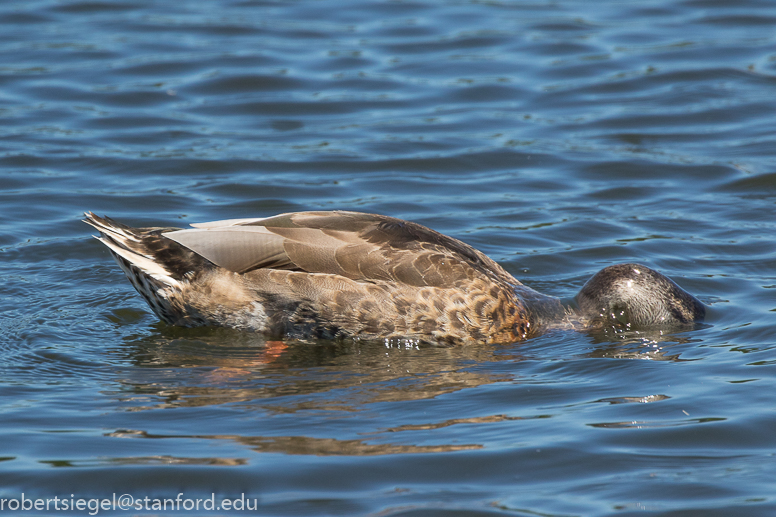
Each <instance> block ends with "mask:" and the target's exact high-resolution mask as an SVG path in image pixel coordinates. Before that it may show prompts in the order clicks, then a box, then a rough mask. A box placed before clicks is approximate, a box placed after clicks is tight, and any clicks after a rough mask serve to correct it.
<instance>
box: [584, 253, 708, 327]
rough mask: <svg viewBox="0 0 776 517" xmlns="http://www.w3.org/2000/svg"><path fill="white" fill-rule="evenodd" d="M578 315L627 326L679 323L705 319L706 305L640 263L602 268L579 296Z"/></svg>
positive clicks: (596, 320)
mask: <svg viewBox="0 0 776 517" xmlns="http://www.w3.org/2000/svg"><path fill="white" fill-rule="evenodd" d="M575 301H576V304H577V307H578V310H579V315H580V316H582V317H583V318H584V319H586V320H587V321H589V323H590V324H592V325H596V324H605V325H607V324H611V323H615V324H620V325H624V326H626V327H628V328H644V327H654V326H679V325H688V324H692V323H695V322H699V321H703V318H704V317H705V315H706V307H705V306H704V305H703V304H702V303H701V302H700V301H699V300H698V299H697V298H695V297H694V296H693V295H691V294H690V293H688V292H687V291H685V290H684V289H682V288H681V287H679V286H678V285H676V284H675V283H674V282H673V281H672V280H671V279H670V278H668V277H667V276H665V275H662V274H660V273H658V272H657V271H655V270H653V269H650V268H648V267H646V266H642V265H640V264H617V265H614V266H609V267H606V268H604V269H602V270H601V271H599V272H598V273H597V274H596V275H595V276H593V278H591V279H590V280H588V282H587V283H586V284H585V285H584V286H583V287H582V289H581V290H580V291H579V294H577V296H576V299H575Z"/></svg>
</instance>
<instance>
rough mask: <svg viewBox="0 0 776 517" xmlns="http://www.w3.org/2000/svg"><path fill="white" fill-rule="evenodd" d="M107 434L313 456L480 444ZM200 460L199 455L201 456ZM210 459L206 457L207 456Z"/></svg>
mask: <svg viewBox="0 0 776 517" xmlns="http://www.w3.org/2000/svg"><path fill="white" fill-rule="evenodd" d="M106 436H113V437H118V438H126V437H132V438H152V439H165V438H171V439H180V438H185V439H204V440H233V441H234V442H236V443H239V444H241V445H245V446H246V447H247V448H249V449H251V450H253V451H254V452H281V453H284V454H312V455H314V456H374V455H381V454H417V453H429V452H451V451H464V450H472V449H481V448H482V447H483V446H482V445H425V446H416V445H392V444H373V443H367V442H366V441H365V440H337V439H335V438H311V437H309V436H228V435H224V436H219V435H212V436H211V435H157V434H149V433H146V432H144V431H128V430H118V431H115V432H113V433H109V434H107V435H106ZM200 459H201V458H200ZM208 460H209V459H208ZM221 461H223V463H220V464H231V465H240V464H242V463H243V461H241V460H234V459H230V460H221Z"/></svg>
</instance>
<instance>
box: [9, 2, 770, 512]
mask: <svg viewBox="0 0 776 517" xmlns="http://www.w3.org/2000/svg"><path fill="white" fill-rule="evenodd" d="M774 24H776V4H773V3H771V2H762V1H757V0H748V1H747V0H745V1H741V0H735V1H734V0H685V1H679V2H676V1H668V0H647V1H642V2H638V3H635V2H618V1H601V2H597V3H595V5H593V4H592V3H590V2H586V1H574V0H558V1H555V2H541V1H540V2H527V1H526V2H523V1H512V2H508V1H503V2H500V1H488V2H481V1H471V2H467V1H457V2H456V1H450V2H436V1H428V2H424V1H394V2H391V1H385V2H372V1H360V2H355V1H347V0H346V1H339V2H326V1H314V0H300V1H295V2H285V1H283V2H258V1H256V2H253V1H238V0H220V1H212V2H200V1H193V0H192V1H188V0H184V1H177V2H154V1H151V0H146V1H143V0H134V1H132V2H121V1H106V2H99V1H98V2H87V1H70V0H61V1H55V0H25V1H21V0H19V1H6V2H3V3H2V4H0V196H2V198H1V202H2V204H0V207H2V208H1V210H2V212H1V214H2V217H0V256H1V257H2V259H0V278H2V284H0V285H2V288H0V354H2V355H1V357H2V361H0V404H1V405H2V406H1V407H2V409H1V412H0V415H1V417H0V443H2V446H0V501H2V499H15V500H16V501H17V503H18V501H19V500H20V498H21V494H22V493H24V495H25V497H26V498H28V499H30V498H33V499H34V498H48V499H52V498H54V497H59V498H62V499H63V500H64V499H67V500H68V503H69V502H70V500H72V501H73V502H74V501H75V500H76V499H78V498H94V499H103V498H105V499H111V498H112V497H113V496H114V494H115V496H116V497H118V496H121V495H122V494H128V495H131V496H132V497H134V498H137V499H138V500H140V507H139V508H138V507H133V508H132V509H131V510H129V511H123V510H121V509H119V508H118V507H115V508H114V507H112V506H110V504H109V505H108V507H107V508H106V507H100V508H99V509H98V513H99V514H101V515H191V514H192V512H191V511H186V510H185V509H184V506H182V504H181V503H179V506H178V507H177V509H176V508H174V507H172V506H171V503H168V505H170V506H168V507H167V509H166V510H165V509H161V510H159V509H154V508H153V499H154V498H158V499H163V498H169V499H174V498H175V497H176V496H177V494H179V493H182V494H183V496H182V500H183V499H189V500H190V501H191V503H189V504H193V501H194V500H195V499H209V498H211V497H213V500H214V501H216V503H217V504H220V502H221V501H222V500H223V499H224V498H230V499H231V498H238V499H240V498H241V497H243V498H246V500H247V506H248V507H250V508H256V507H258V508H257V511H256V513H259V514H262V515H375V516H377V515H379V516H389V515H390V516H397V515H402V516H414V515H424V516H426V515H525V516H529V515H553V516H560V515H563V516H569V515H584V516H592V515H619V516H626V515H682V516H689V515H703V516H716V515H720V516H722V515H725V516H727V515H733V514H735V515H747V516H750V515H752V516H755V515H773V514H774V513H775V512H776V495H775V494H776V460H775V458H774V453H775V452H776V438H775V437H774V433H773V429H774V427H775V426H776V411H775V409H776V404H775V403H774V396H773V394H774V393H776V380H775V379H776V377H775V375H774V374H775V373H776V347H775V346H774V336H775V335H776V324H774V315H773V312H774V311H775V310H776V302H775V300H774V288H776V274H775V273H774V271H776V259H775V257H776V254H775V253H774V251H776V232H774V228H775V225H774V203H775V202H776V145H775V144H776V136H775V135H776V131H774V128H775V127H776V51H775V50H774V49H776V46H775V45H774V44H775V43H776V32H774V30H773V27H774ZM335 208H337V209H347V210H361V211H367V212H377V213H383V214H387V215H392V216H396V217H402V218H406V219H411V220H415V221H417V222H420V223H423V224H426V225H428V226H430V227H432V228H434V229H436V230H439V231H442V232H444V233H447V234H449V235H452V236H454V237H457V238H460V239H462V240H464V241H466V242H468V243H470V244H472V245H474V246H476V247H478V248H479V249H481V250H483V251H484V252H486V253H487V254H488V255H490V256H491V257H493V258H494V259H496V260H497V261H499V262H500V263H501V264H502V265H504V267H505V268H506V269H508V270H509V271H510V272H512V273H513V274H514V275H515V276H516V277H518V278H519V279H521V280H522V281H524V282H525V283H526V284H528V285H530V286H531V287H534V288H535V289H538V290H540V291H542V292H545V293H547V294H552V295H555V296H562V297H568V296H572V295H573V294H574V293H575V292H576V291H577V290H578V289H579V288H580V287H581V286H582V284H583V283H584V282H585V281H586V280H587V279H588V278H589V277H590V276H591V275H592V274H593V273H595V272H596V271H598V270H599V269H601V268H602V267H604V266H605V265H608V264H613V263H617V262H627V261H636V262H640V263H643V264H646V265H649V266H651V267H654V268H656V269H658V270H660V271H662V272H664V273H666V274H668V275H669V276H671V277H672V278H674V279H675V280H676V281H677V282H678V283H680V284H681V285H682V286H683V287H684V288H685V289H687V290H688V291H690V292H692V293H693V294H695V295H697V296H698V297H699V298H700V299H701V300H703V301H704V302H705V303H706V304H707V305H709V306H710V309H709V316H708V320H707V325H705V326H704V327H703V328H700V329H697V330H693V331H687V332H683V333H674V334H667V333H664V334H661V333H659V332H657V333H646V334H645V333H642V334H635V333H633V334H628V333H626V334H622V333H612V332H609V333H606V332H604V333H600V332H599V333H586V332H572V331H564V332H560V331H559V332H554V333H551V334H548V335H545V336H542V337H539V338H536V339H532V340H529V341H526V342H523V343H517V344H513V345H507V346H478V347H451V348H445V347H433V346H419V347H417V346H416V347H412V346H409V347H393V348H391V347H386V346H384V345H382V344H380V343H353V342H317V343H298V342H293V343H292V342H289V343H286V348H282V347H278V346H267V343H265V342H264V341H263V340H262V339H260V338H258V337H256V336H250V335H245V334H240V333H237V332H231V331H227V330H218V329H176V328H171V327H168V326H165V325H164V324H161V323H159V322H158V321H157V319H156V318H155V317H154V316H153V315H152V314H151V313H150V311H149V310H148V309H147V307H146V306H145V304H144V302H143V301H142V299H141V298H140V296H138V295H137V294H136V293H135V292H134V290H133V289H132V287H131V286H130V284H129V283H128V282H127V281H126V280H125V279H124V278H123V275H122V274H121V272H120V270H119V269H118V267H117V266H116V265H115V264H114V263H113V261H112V260H111V259H110V257H109V255H108V253H107V251H106V250H105V249H104V247H102V246H101V245H100V243H99V242H97V241H95V240H94V239H91V238H90V237H89V236H90V235H91V233H92V232H91V229H90V228H89V227H87V226H86V225H84V224H83V223H81V222H79V219H80V215H81V212H83V211H84V210H93V211H95V212H97V213H98V214H108V215H110V216H112V217H114V218H116V219H119V220H121V221H124V222H127V223H130V224H135V225H149V226H150V225H179V226H185V225H187V224H188V223H190V222H198V221H207V220H216V219H225V218H237V217H249V216H268V215H272V214H275V213H280V212H286V211H294V210H304V209H316V210H317V209H335ZM144 497H148V498H149V501H148V502H143V501H142V499H143V498H144ZM62 503H63V501H60V502H59V504H60V506H59V508H62ZM6 504H13V503H6ZM18 504H21V503H18ZM49 504H50V505H51V504H53V503H49ZM73 504H74V503H73ZM91 504H92V505H93V504H94V503H91ZM203 504H204V503H203ZM144 505H147V506H148V508H145V506H144ZM82 508H83V507H82ZM206 510H208V509H207V508H205V509H203V510H202V511H200V512H198V513H199V514H207V515H229V514H234V513H236V512H235V511H234V510H232V509H227V508H223V507H222V508H221V509H220V510H213V511H206ZM0 513H9V512H8V507H7V506H6V507H3V509H2V510H0ZM25 513H26V512H25ZM32 513H44V514H56V513H61V512H55V510H54V509H53V507H51V508H49V511H48V512H46V511H45V510H44V511H43V512H32ZM78 513H82V514H83V513H90V511H89V510H88V509H87V510H84V511H82V512H78ZM92 513H93V511H92ZM195 513H197V512H195ZM237 513H239V510H238V512H237Z"/></svg>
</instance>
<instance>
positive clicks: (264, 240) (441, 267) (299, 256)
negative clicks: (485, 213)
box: [163, 212, 519, 287]
mask: <svg viewBox="0 0 776 517" xmlns="http://www.w3.org/2000/svg"><path fill="white" fill-rule="evenodd" d="M192 226H194V228H192V229H187V230H177V231H171V232H166V233H163V235H164V237H166V238H168V239H172V240H173V241H175V242H178V243H179V244H181V245H183V246H185V247H186V248H188V249H190V250H192V251H194V252H195V253H197V254H199V255H201V256H203V257H204V258H206V259H208V260H209V261H211V262H213V263H214V264H216V265H218V266H221V267H223V268H226V269H228V270H230V271H234V272H237V273H244V272H247V271H251V270H253V269H257V268H269V269H287V270H296V271H306V272H309V273H330V274H337V275H341V276H344V277H346V278H350V279H353V280H359V281H375V280H383V281H393V282H401V283H403V284H406V285H412V286H437V287H451V286H460V285H461V282H466V281H471V280H473V279H475V278H487V279H489V280H490V281H492V282H497V283H514V284H517V283H519V282H517V280H515V279H514V278H513V277H512V276H511V275H510V274H509V273H507V272H506V271H505V270H504V269H503V268H501V266H499V265H498V264H496V263H495V262H494V261H493V260H491V259H489V258H488V257H487V256H485V255H484V254H483V253H481V252H479V251H477V250H476V249H474V248H472V247H471V246H469V245H468V244H464V243H463V242H461V241H459V240H457V239H453V238H451V237H447V236H446V235H442V234H441V233H438V232H435V231H434V230H431V229H429V228H426V227H424V226H421V225H419V224H416V223H411V222H408V221H403V220H401V219H395V218H393V217H386V216H381V215H374V214H364V213H359V212H297V213H289V214H281V215H277V216H274V217H269V218H264V219H231V220H227V221H215V222H211V223H203V224H196V225H192Z"/></svg>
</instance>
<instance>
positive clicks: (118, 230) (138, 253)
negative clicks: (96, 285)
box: [83, 212, 180, 296]
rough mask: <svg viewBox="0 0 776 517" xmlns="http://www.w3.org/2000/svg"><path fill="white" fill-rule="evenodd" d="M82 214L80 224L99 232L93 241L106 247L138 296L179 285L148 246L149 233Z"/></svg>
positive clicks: (103, 218) (172, 273)
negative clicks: (82, 217)
mask: <svg viewBox="0 0 776 517" xmlns="http://www.w3.org/2000/svg"><path fill="white" fill-rule="evenodd" d="M84 215H85V216H86V219H83V222H85V223H86V224H88V225H90V226H92V227H94V228H95V229H97V231H99V232H100V236H99V237H97V236H95V239H97V240H98V241H100V242H102V243H103V244H105V245H106V246H107V247H108V249H109V250H110V251H111V254H112V255H113V257H114V258H115V259H116V262H118V264H119V266H121V269H123V270H124V273H126V275H127V278H129V280H130V282H132V285H134V286H135V289H137V290H138V291H139V292H140V293H141V294H143V295H144V296H146V295H147V294H150V293H149V292H148V291H149V290H150V289H151V288H153V291H158V290H159V289H165V288H167V287H178V288H180V282H179V280H177V279H176V278H175V276H177V275H176V274H175V273H174V272H173V271H171V270H170V269H169V268H167V267H165V265H164V264H163V263H162V262H160V261H159V260H158V259H157V257H156V256H155V253H154V251H155V250H154V249H153V247H152V246H150V245H149V244H151V243H150V242H148V237H150V235H149V234H150V233H151V232H149V231H148V230H146V229H138V228H132V227H131V226H127V225H126V224H122V223H119V222H117V221H114V220H113V219H111V218H109V217H99V216H97V215H95V214H94V213H92V212H86V213H85V214H84ZM154 237H156V238H159V237H161V236H160V235H154ZM149 284H150V285H149Z"/></svg>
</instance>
